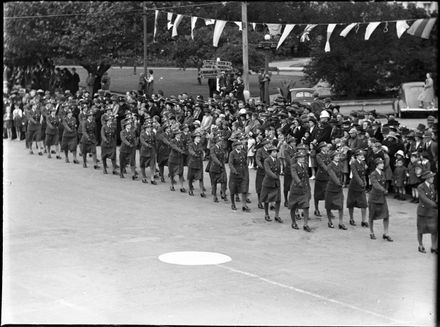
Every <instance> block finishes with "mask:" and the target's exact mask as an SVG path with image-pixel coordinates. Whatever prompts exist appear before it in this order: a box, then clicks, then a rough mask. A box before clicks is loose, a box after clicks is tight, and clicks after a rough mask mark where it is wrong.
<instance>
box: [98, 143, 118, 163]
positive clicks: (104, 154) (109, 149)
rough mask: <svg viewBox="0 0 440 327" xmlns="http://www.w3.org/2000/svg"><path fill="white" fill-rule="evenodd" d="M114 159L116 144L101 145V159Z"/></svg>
mask: <svg viewBox="0 0 440 327" xmlns="http://www.w3.org/2000/svg"><path fill="white" fill-rule="evenodd" d="M104 158H110V159H111V160H114V159H116V144H115V145H111V146H106V145H101V159H104Z"/></svg>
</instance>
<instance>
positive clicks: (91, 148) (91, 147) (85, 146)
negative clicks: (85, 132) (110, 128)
mask: <svg viewBox="0 0 440 327" xmlns="http://www.w3.org/2000/svg"><path fill="white" fill-rule="evenodd" d="M81 151H82V153H96V144H95V143H90V142H87V143H86V142H83V143H81Z"/></svg>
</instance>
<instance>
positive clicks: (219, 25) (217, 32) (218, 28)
mask: <svg viewBox="0 0 440 327" xmlns="http://www.w3.org/2000/svg"><path fill="white" fill-rule="evenodd" d="M225 25H226V21H225V20H220V19H217V21H216V22H215V27H214V36H213V44H214V46H215V47H217V46H218V41H219V40H220V36H221V35H222V32H223V28H224V27H225Z"/></svg>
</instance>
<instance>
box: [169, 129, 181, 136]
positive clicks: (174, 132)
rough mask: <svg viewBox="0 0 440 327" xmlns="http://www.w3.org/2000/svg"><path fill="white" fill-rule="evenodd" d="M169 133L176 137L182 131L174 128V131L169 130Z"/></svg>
mask: <svg viewBox="0 0 440 327" xmlns="http://www.w3.org/2000/svg"><path fill="white" fill-rule="evenodd" d="M171 133H173V134H174V136H176V135H178V134H182V131H181V130H180V129H178V128H176V129H172V130H171Z"/></svg>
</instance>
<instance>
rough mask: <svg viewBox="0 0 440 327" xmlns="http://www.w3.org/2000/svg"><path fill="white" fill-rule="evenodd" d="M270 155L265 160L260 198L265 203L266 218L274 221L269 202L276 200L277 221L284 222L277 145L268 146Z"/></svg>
mask: <svg viewBox="0 0 440 327" xmlns="http://www.w3.org/2000/svg"><path fill="white" fill-rule="evenodd" d="M267 152H268V153H269V157H268V158H266V159H265V160H264V171H265V175H264V179H263V182H262V186H261V193H260V200H261V202H263V203H264V219H266V221H272V219H271V218H270V216H269V203H271V202H275V221H277V222H279V223H283V220H282V219H281V218H280V217H279V215H280V204H281V182H280V173H281V160H280V159H279V158H277V153H278V149H277V147H276V146H273V145H272V146H270V147H269V148H267Z"/></svg>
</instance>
